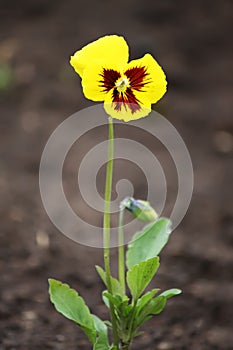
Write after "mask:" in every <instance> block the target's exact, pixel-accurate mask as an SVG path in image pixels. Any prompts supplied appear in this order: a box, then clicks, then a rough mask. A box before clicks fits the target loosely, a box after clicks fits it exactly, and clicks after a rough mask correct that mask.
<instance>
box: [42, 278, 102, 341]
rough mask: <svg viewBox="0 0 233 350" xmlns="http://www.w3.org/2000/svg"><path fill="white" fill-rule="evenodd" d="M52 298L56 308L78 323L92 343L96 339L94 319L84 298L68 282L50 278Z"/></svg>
mask: <svg viewBox="0 0 233 350" xmlns="http://www.w3.org/2000/svg"><path fill="white" fill-rule="evenodd" d="M49 294H50V300H51V302H52V303H53V304H54V306H55V309H56V310H57V311H58V312H60V313H61V314H62V315H63V316H65V317H67V318H68V319H69V320H72V321H74V322H75V323H77V324H78V325H79V326H80V327H81V328H82V330H83V331H84V332H85V334H86V335H87V337H88V339H89V340H90V341H91V343H92V344H94V343H95V341H96V330H95V326H94V320H93V317H92V315H91V313H90V310H89V309H88V307H87V305H86V304H85V302H84V300H83V298H81V297H80V296H79V295H78V293H77V292H76V291H75V290H74V289H71V288H70V287H69V286H68V284H64V283H62V282H60V281H57V280H54V279H49Z"/></svg>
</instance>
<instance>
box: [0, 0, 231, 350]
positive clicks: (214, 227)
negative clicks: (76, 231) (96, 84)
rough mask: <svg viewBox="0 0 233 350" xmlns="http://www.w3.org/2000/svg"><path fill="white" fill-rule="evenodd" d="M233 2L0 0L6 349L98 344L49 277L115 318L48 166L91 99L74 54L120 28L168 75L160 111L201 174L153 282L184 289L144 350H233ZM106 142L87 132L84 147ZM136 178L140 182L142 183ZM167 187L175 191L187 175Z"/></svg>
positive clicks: (0, 303) (1, 316)
mask: <svg viewBox="0 0 233 350" xmlns="http://www.w3.org/2000/svg"><path fill="white" fill-rule="evenodd" d="M232 7H233V6H232V2H231V1H227V0H226V1H218V0H214V1H213V0H212V1H209V0H206V1H201V0H197V1H195V2H187V1H184V0H177V1H172V0H163V1H162V0H161V1H144V2H142V1H139V0H134V1H132V0H128V1H123V0H118V1H117V2H112V1H105V0H99V1H94V0H92V1H83V0H81V1H77V0H76V1H75V0H68V1H61V0H56V1H55V0H36V1H30V0H21V1H13V0H12V1H5V0H1V2H0V15H1V21H0V103H1V105H0V118H1V129H0V143H1V148H0V156H1V158H0V196H1V200H0V222H1V230H0V238H1V243H0V259H1V261H0V273H1V283H0V288H1V290H0V291H1V298H0V349H1V350H3V349H4V350H7V349H9V350H10V349H11V350H13V349H22V350H25V349H32V350H36V349H68V348H69V350H74V349H87V350H88V349H90V347H89V345H88V343H87V341H86V338H85V336H84V335H83V334H82V332H81V331H80V330H79V329H78V328H77V327H76V326H75V325H73V324H72V323H71V322H70V321H68V320H66V319H64V318H63V317H62V316H60V315H58V314H57V313H56V312H55V310H54V309H53V306H52V305H51V304H50V302H49V299H48V294H47V287H48V286H47V279H48V278H49V277H53V278H57V279H60V280H62V281H65V282H67V283H68V284H70V285H71V286H72V287H73V288H76V289H77V290H78V291H79V292H80V294H81V295H82V296H85V299H86V300H87V303H88V305H89V306H90V308H91V310H92V311H93V312H95V313H97V314H98V315H99V316H101V317H107V313H106V310H105V308H104V307H103V306H102V305H101V298H100V293H101V290H102V288H103V286H102V284H101V282H100V281H99V278H98V276H97V274H96V272H95V269H94V265H96V264H100V265H101V264H102V251H101V250H100V249H94V248H88V247H85V246H81V245H78V244H76V243H74V242H72V241H70V240H69V239H68V238H66V237H65V236H63V235H62V234H60V233H59V232H58V231H57V230H56V228H55V227H54V226H53V225H52V224H51V222H50V221H49V219H48V217H47V215H46V213H45V211H44V208H43V206H42V203H41V199H40V195H39V187H38V170H39V162H40V157H41V153H42V151H43V147H44V145H45V143H46V141H47V139H48V137H49V136H50V134H51V133H52V131H53V130H54V129H55V128H56V127H57V126H58V125H59V124H60V123H61V122H62V121H63V120H64V119H65V118H67V117H68V116H69V115H71V114H72V113H75V112H76V111H77V110H80V109H82V108H84V107H87V106H91V105H92V104H93V103H92V102H91V101H87V100H85V99H84V97H83V95H82V90H81V87H80V80H79V77H78V76H77V75H76V74H75V73H74V72H73V70H72V68H71V67H70V66H69V56H70V55H71V54H73V53H74V51H76V50H77V49H79V48H81V47H82V46H83V45H85V44H86V43H88V42H90V41H93V40H95V39H97V38H98V37H100V36H103V35H106V34H113V33H115V34H120V35H123V36H124V37H125V38H126V40H127V41H128V43H129V46H130V50H131V53H130V55H131V58H138V57H140V56H142V55H143V54H144V53H146V52H150V53H152V54H153V55H154V56H155V57H156V59H157V60H158V61H159V62H160V64H161V65H162V66H163V68H164V70H165V72H166V74H167V77H168V81H169V88H168V93H167V94H166V95H165V97H164V98H163V99H162V100H161V102H159V103H158V104H157V105H156V106H155V109H156V110H158V111H159V112H160V113H162V114H163V115H165V116H166V117H167V118H168V120H170V121H171V122H172V124H173V125H174V126H175V127H176V129H177V130H178V131H179V133H180V134H181V135H182V137H183V139H184V141H185V143H186V145H187V147H188V149H189V151H190V154H191V157H192V161H193V166H194V176H195V188H194V195H193V199H192V203H191V206H190V208H189V210H188V213H187V215H186V217H185V219H184V220H183V222H182V223H181V225H180V226H179V227H178V228H177V229H176V230H175V232H174V233H173V235H172V238H171V240H170V242H169V244H168V246H167V247H166V249H165V250H164V251H163V253H162V256H161V258H162V265H161V268H160V270H159V273H158V276H157V278H156V280H155V281H154V282H153V283H152V285H153V286H159V287H160V288H161V289H164V288H172V287H179V288H181V289H182V290H183V292H184V293H183V294H182V295H181V296H179V297H177V298H174V300H171V301H170V302H169V305H168V306H167V308H166V309H165V311H164V312H163V313H162V314H161V315H160V316H158V317H156V318H154V319H153V321H150V322H149V323H148V324H147V325H146V332H145V333H144V335H142V336H141V337H140V338H138V341H137V342H135V344H134V349H135V350H136V349H138V350H139V349H148V350H149V349H150V350H151V349H158V350H170V349H174V350H181V349H182V350H187V349H189V350H197V349H203V350H209V349H211V350H217V349H229V350H230V349H232V348H233V339H232V326H233V322H232V320H233V280H232V276H233V235H232V234H233V232H232V231H233V230H232V229H233V216H232V214H233V213H232V177H233V167H232V152H233V135H232V133H233V123H232V116H231V114H230V113H231V110H232V35H231V33H232V17H231V16H232V10H233V8H232ZM145 120H146V119H145ZM101 137H103V139H106V137H107V132H106V130H103V132H102V133H101ZM99 139H100V136H99V135H97V134H95V133H93V134H90V135H89V136H88V135H87V137H86V139H85V145H86V147H87V148H88V147H89V146H90V143H91V142H93V140H96V142H98V141H99ZM82 152H84V151H83V150H82ZM73 157H74V158H73V159H75V153H74V155H73ZM162 161H163V155H162ZM165 163H166V162H165ZM69 164H70V165H69ZM71 164H72V162H70V163H68V166H67V177H66V189H67V192H69V191H70V192H72V190H71V187H70V186H71V184H72V181H73V180H72V176H71V175H72V174H73V171H74V170H75V169H73V168H72V166H71ZM165 167H166V165H165ZM121 168H122V169H123V168H125V164H124V163H122V164H120V163H119V165H118V172H119V174H115V176H119V177H121V175H122V174H123V173H124V171H122V173H120V170H119V169H121ZM127 169H128V170H127V171H128V174H129V177H130V174H135V169H134V168H133V167H132V168H131V167H130V165H129V167H128V168H127ZM123 170H124V169H123ZM69 174H70V178H71V180H70V185H69ZM136 174H137V176H134V177H133V181H134V182H135V188H137V191H136V193H135V196H143V194H144V190H145V189H144V187H143V186H144V185H143V183H144V182H143V181H144V179H143V176H142V174H141V173H140V171H138V172H136ZM100 179H101V176H100ZM101 186H102V185H101V181H100V188H101ZM169 186H170V189H171V191H173V190H174V191H175V190H176V188H177V179H176V177H175V176H174V179H173V177H171V178H170V184H169ZM80 210H82V206H80ZM83 215H84V216H85V215H86V219H87V220H88V215H90V213H89V212H88V210H84V209H83ZM96 220H97V221H98V220H99V219H98V218H96ZM112 253H113V259H114V260H113V261H114V262H116V251H115V250H113V252H112Z"/></svg>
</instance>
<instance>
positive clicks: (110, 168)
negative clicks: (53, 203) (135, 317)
mask: <svg viewBox="0 0 233 350" xmlns="http://www.w3.org/2000/svg"><path fill="white" fill-rule="evenodd" d="M108 121H109V140H108V163H107V171H106V184H105V205H104V232H103V240H104V266H105V271H106V283H107V289H108V292H109V293H110V294H112V285H111V270H110V228H111V222H110V205H111V192H112V175H113V156H114V130H113V121H112V118H111V117H109V118H108ZM110 313H111V320H112V331H113V343H114V346H115V348H116V350H118V349H119V340H118V333H117V324H116V317H115V313H114V305H113V304H112V303H111V302H110Z"/></svg>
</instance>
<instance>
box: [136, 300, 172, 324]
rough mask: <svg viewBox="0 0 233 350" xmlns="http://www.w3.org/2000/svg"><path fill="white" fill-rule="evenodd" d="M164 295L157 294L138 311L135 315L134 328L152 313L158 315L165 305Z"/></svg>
mask: <svg viewBox="0 0 233 350" xmlns="http://www.w3.org/2000/svg"><path fill="white" fill-rule="evenodd" d="M166 301H167V300H166V297H164V296H158V297H156V298H154V299H152V300H151V301H150V302H149V303H148V304H147V305H146V306H145V307H144V308H143V309H141V310H140V312H139V313H138V314H137V315H136V318H135V322H134V329H137V328H138V327H139V326H141V325H142V324H143V323H145V322H146V321H147V320H149V319H150V318H151V316H152V315H158V314H159V313H161V312H162V311H163V309H164V308H165V306H166Z"/></svg>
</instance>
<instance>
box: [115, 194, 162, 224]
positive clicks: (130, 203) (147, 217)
mask: <svg viewBox="0 0 233 350" xmlns="http://www.w3.org/2000/svg"><path fill="white" fill-rule="evenodd" d="M121 208H126V209H127V210H129V211H130V212H131V214H132V215H133V216H134V217H135V218H137V219H138V220H139V221H143V222H152V221H155V220H156V219H157V218H158V214H157V213H156V211H155V210H154V209H153V208H152V207H151V205H150V203H149V202H147V201H143V200H140V199H134V198H133V197H126V198H125V199H124V200H123V201H122V202H121Z"/></svg>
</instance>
